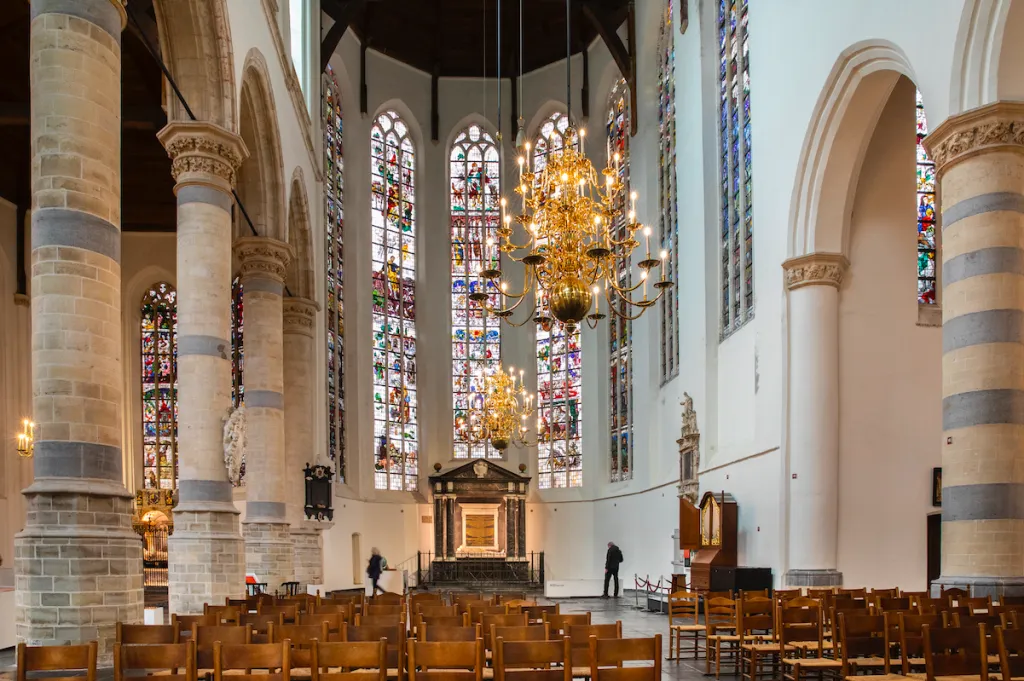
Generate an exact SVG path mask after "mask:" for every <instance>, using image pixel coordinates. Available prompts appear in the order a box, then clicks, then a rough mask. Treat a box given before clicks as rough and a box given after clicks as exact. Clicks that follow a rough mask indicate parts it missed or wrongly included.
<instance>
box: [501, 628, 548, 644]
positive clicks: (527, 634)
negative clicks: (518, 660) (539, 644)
mask: <svg viewBox="0 0 1024 681" xmlns="http://www.w3.org/2000/svg"><path fill="white" fill-rule="evenodd" d="M499 637H500V638H503V639H505V641H506V642H507V643H521V642H523V641H547V640H549V639H550V636H549V635H548V625H547V624H528V625H526V626H525V627H493V626H492V627H491V640H492V641H497V640H498V638H499Z"/></svg>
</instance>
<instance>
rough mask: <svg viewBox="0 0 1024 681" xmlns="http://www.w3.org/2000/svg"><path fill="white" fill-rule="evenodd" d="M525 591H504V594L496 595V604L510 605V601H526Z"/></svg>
mask: <svg viewBox="0 0 1024 681" xmlns="http://www.w3.org/2000/svg"><path fill="white" fill-rule="evenodd" d="M525 600H526V592H525V591H504V592H502V593H496V594H494V602H495V603H496V604H498V605H500V604H502V603H508V602H509V601H525Z"/></svg>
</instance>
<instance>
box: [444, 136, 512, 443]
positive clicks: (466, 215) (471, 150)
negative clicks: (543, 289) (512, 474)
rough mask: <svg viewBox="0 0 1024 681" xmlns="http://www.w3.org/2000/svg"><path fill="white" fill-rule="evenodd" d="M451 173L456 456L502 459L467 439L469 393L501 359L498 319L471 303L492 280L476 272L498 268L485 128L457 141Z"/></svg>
mask: <svg viewBox="0 0 1024 681" xmlns="http://www.w3.org/2000/svg"><path fill="white" fill-rule="evenodd" d="M448 161H449V171H450V173H451V176H450V177H451V226H452V237H451V248H452V256H451V258H452V259H451V264H452V400H453V412H454V418H455V421H454V446H455V458H456V459H476V458H484V457H488V458H501V452H499V451H498V450H497V449H495V448H493V447H491V446H490V444H489V443H486V442H481V443H473V442H470V441H468V439H467V433H466V419H467V416H468V409H469V400H470V394H471V393H472V392H476V393H477V394H483V392H484V385H483V380H484V376H487V375H490V374H493V373H494V371H495V370H496V369H497V368H498V365H499V364H500V363H501V327H500V323H501V322H500V320H499V319H498V318H497V317H495V316H494V315H485V314H484V311H483V308H482V307H481V306H480V305H477V304H472V305H471V304H470V302H469V294H470V293H472V292H474V291H475V290H476V289H477V287H480V286H487V287H488V291H490V292H491V293H493V294H494V296H493V298H492V300H491V304H492V305H498V304H499V302H498V300H497V297H498V296H497V287H496V286H495V284H494V282H493V281H488V280H486V279H484V278H483V277H480V276H478V272H480V270H483V269H491V268H493V269H497V268H498V258H499V252H498V237H497V229H498V223H499V221H500V219H501V209H500V206H499V204H498V201H499V196H498V182H499V173H500V168H499V165H500V164H499V159H498V147H497V145H496V144H495V142H494V138H492V137H491V136H490V135H489V134H488V133H487V131H485V130H483V129H482V128H481V127H480V126H478V125H471V126H469V127H468V128H466V129H465V130H463V131H462V132H461V133H459V136H458V137H457V138H456V139H455V143H454V144H453V145H452V148H451V152H450V154H449V156H448Z"/></svg>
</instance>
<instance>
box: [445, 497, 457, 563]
mask: <svg viewBox="0 0 1024 681" xmlns="http://www.w3.org/2000/svg"><path fill="white" fill-rule="evenodd" d="M444 534H445V545H446V547H447V548H446V550H445V560H455V495H454V494H448V495H445V511H444Z"/></svg>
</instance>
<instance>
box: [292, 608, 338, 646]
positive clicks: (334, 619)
mask: <svg viewBox="0 0 1024 681" xmlns="http://www.w3.org/2000/svg"><path fill="white" fill-rule="evenodd" d="M321 623H322V624H326V625H327V636H328V638H327V640H328V641H335V640H341V639H340V637H341V628H342V627H343V626H345V624H346V622H345V620H343V619H342V618H341V615H339V614H338V613H336V612H320V613H316V614H314V615H309V614H306V615H299V624H304V625H311V624H316V625H319V624H321Z"/></svg>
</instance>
